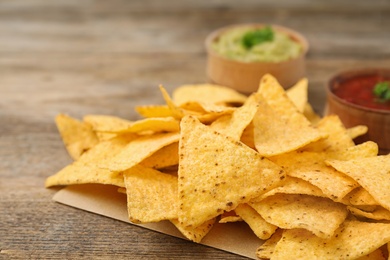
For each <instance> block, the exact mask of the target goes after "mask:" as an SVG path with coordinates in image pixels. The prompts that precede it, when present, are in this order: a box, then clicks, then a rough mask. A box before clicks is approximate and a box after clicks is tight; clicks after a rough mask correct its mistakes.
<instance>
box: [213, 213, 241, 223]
mask: <svg viewBox="0 0 390 260" xmlns="http://www.w3.org/2000/svg"><path fill="white" fill-rule="evenodd" d="M238 221H243V220H242V218H241V217H240V216H238V215H237V214H236V212H235V211H234V210H232V211H229V212H224V213H222V214H221V215H220V218H219V221H218V223H222V224H223V223H229V222H238Z"/></svg>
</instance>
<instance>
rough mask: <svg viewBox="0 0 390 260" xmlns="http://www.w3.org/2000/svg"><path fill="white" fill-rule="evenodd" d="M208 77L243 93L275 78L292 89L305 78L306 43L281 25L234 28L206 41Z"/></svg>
mask: <svg viewBox="0 0 390 260" xmlns="http://www.w3.org/2000/svg"><path fill="white" fill-rule="evenodd" d="M206 49H207V53H208V62H207V75H208V77H209V79H210V81H212V82H213V83H216V84H220V85H224V86H228V87H232V88H234V89H236V90H239V91H240V92H243V93H248V94H249V93H251V92H254V91H256V90H257V88H258V85H259V82H260V79H261V77H262V76H263V75H265V74H272V75H273V76H274V77H276V78H277V79H278V81H279V83H280V84H281V85H282V86H283V87H285V88H289V87H291V86H292V85H293V84H295V83H296V82H297V81H298V80H300V79H301V78H303V77H305V55H306V53H307V50H308V43H307V41H306V39H305V38H304V37H303V36H302V35H301V34H300V33H298V32H296V31H293V30H291V29H289V28H286V27H282V26H279V25H269V24H243V25H232V26H227V27H224V28H221V29H218V30H216V31H214V32H212V33H211V34H210V35H209V36H208V37H207V39H206Z"/></svg>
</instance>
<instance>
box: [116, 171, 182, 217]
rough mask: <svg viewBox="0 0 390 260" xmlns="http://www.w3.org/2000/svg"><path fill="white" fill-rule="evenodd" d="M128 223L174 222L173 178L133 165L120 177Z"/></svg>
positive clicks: (175, 193)
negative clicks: (122, 180)
mask: <svg viewBox="0 0 390 260" xmlns="http://www.w3.org/2000/svg"><path fill="white" fill-rule="evenodd" d="M123 176H124V179H125V185H126V193H127V210H128V215H129V219H130V221H132V222H135V223H148V222H158V221H161V220H170V219H176V218H177V207H178V204H177V202H178V200H177V177H175V176H172V175H170V174H165V173H161V172H159V171H157V170H154V169H150V168H146V167H143V166H140V165H136V166H134V167H132V168H130V169H128V170H126V171H125V172H124V173H123Z"/></svg>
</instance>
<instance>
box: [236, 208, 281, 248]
mask: <svg viewBox="0 0 390 260" xmlns="http://www.w3.org/2000/svg"><path fill="white" fill-rule="evenodd" d="M235 212H236V213H237V214H238V215H239V216H240V217H241V218H242V219H243V220H244V221H245V222H246V223H247V224H248V225H249V227H250V228H251V230H252V231H253V232H254V233H255V235H256V236H257V237H258V238H260V239H263V240H265V239H268V238H270V237H271V235H272V234H273V233H275V231H276V229H277V228H278V227H277V226H275V225H272V224H270V223H268V222H267V221H265V220H264V218H263V217H262V216H261V215H260V214H259V213H257V211H256V210H254V209H253V208H252V207H251V206H249V205H248V204H240V205H238V206H237V208H236V209H235Z"/></svg>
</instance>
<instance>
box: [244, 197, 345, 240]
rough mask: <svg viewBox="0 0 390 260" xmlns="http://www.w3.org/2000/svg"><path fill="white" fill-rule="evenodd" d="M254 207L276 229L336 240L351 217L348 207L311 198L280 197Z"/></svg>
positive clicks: (265, 200) (263, 201) (330, 201)
mask: <svg viewBox="0 0 390 260" xmlns="http://www.w3.org/2000/svg"><path fill="white" fill-rule="evenodd" d="M250 205H251V206H252V207H253V208H254V209H255V210H256V211H257V212H258V213H259V214H260V215H261V216H262V217H263V218H264V219H265V220H266V221H267V222H269V223H271V224H273V225H275V226H278V227H280V228H284V229H292V228H304V229H307V230H309V231H311V232H313V234H315V235H316V236H318V237H322V238H330V237H331V236H333V234H334V232H335V230H336V229H337V228H338V227H339V226H340V224H341V223H342V222H343V221H344V220H345V218H346V216H347V209H346V208H345V206H344V205H342V204H340V203H335V202H333V201H332V200H330V199H328V198H320V197H314V196H308V195H296V194H276V195H273V196H271V197H268V198H266V199H264V200H262V201H260V202H257V203H250Z"/></svg>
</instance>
